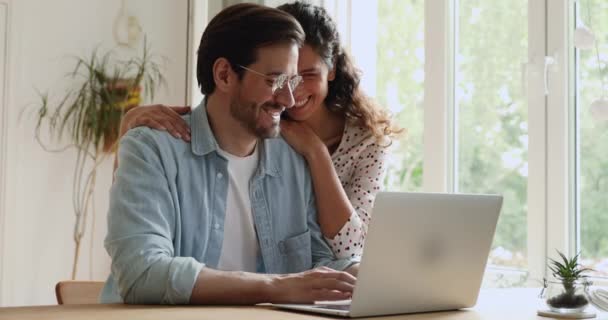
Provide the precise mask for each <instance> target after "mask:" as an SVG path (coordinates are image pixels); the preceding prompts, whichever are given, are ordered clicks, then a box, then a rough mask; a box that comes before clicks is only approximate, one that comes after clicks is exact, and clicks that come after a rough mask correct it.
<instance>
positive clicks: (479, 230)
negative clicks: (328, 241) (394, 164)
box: [274, 192, 502, 318]
mask: <svg viewBox="0 0 608 320" xmlns="http://www.w3.org/2000/svg"><path fill="white" fill-rule="evenodd" d="M501 206H502V196H497V195H465V194H429V193H399V192H381V193H379V194H378V196H377V197H376V201H375V203H374V208H373V216H372V222H371V224H370V227H369V230H368V234H367V239H366V242H365V251H364V254H363V257H362V259H361V265H360V267H359V275H358V277H357V284H356V286H355V290H354V292H353V297H352V301H347V302H346V303H332V304H324V303H317V304H313V305H303V304H274V306H277V307H279V308H284V309H292V310H299V311H306V312H316V313H324V314H331V315H338V316H343V317H352V318H354V317H367V316H376V315H389V314H400V313H415V312H429V311H441V310H455V309H461V308H468V307H472V306H474V305H475V303H476V302H477V296H478V294H479V289H480V286H481V280H482V277H483V273H484V269H485V266H486V261H487V259H488V254H489V252H490V246H491V244H492V239H493V238H494V231H495V229H496V222H497V221H498V214H499V212H500V208H501Z"/></svg>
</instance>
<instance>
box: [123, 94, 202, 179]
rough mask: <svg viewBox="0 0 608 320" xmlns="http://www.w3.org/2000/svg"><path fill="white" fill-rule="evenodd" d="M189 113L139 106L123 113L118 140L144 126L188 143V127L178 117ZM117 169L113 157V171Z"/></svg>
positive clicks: (159, 105) (188, 110) (164, 107)
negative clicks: (128, 132) (164, 132)
mask: <svg viewBox="0 0 608 320" xmlns="http://www.w3.org/2000/svg"><path fill="white" fill-rule="evenodd" d="M189 112H190V107H167V106H165V105H162V104H155V105H150V106H139V107H135V108H133V109H131V110H129V111H128V112H127V113H125V115H124V117H123V118H122V121H121V122H120V131H119V134H118V137H119V139H120V138H122V136H124V135H125V133H127V131H129V130H130V129H133V128H135V127H140V126H146V127H149V128H152V129H156V130H162V131H167V132H169V133H170V134H171V135H172V136H174V137H175V138H177V139H184V141H190V126H188V123H186V121H184V119H182V118H181V116H180V115H182V114H186V113H189ZM117 167H118V157H116V156H115V157H114V170H113V171H116V168H117Z"/></svg>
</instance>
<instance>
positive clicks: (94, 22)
mask: <svg viewBox="0 0 608 320" xmlns="http://www.w3.org/2000/svg"><path fill="white" fill-rule="evenodd" d="M125 3H126V6H127V9H128V11H129V12H130V13H132V14H134V15H135V16H136V17H137V18H138V19H139V22H140V24H141V26H142V28H143V31H144V32H145V33H146V34H147V36H148V40H149V43H150V44H151V46H152V49H153V51H154V52H155V53H157V54H160V55H162V56H165V57H167V58H168V59H169V63H168V65H167V66H166V68H165V74H164V75H165V76H166V78H167V80H168V89H167V90H164V91H162V90H161V92H160V94H159V95H158V96H157V99H156V101H154V102H155V103H167V104H183V103H185V102H186V86H187V84H186V78H187V72H186V65H187V64H186V59H187V54H186V51H187V49H186V48H187V43H186V42H187V25H188V23H187V18H188V12H187V11H188V6H187V0H174V1H165V0H126V1H125ZM120 4H121V1H120V0H87V1H81V0H52V1H40V0H0V43H2V34H3V33H4V32H5V31H6V26H5V25H4V24H2V17H3V12H8V18H9V22H10V23H9V24H8V38H9V39H8V42H7V43H8V51H7V52H8V57H7V59H9V61H10V63H9V64H7V65H8V70H6V71H7V72H8V77H7V81H6V83H7V86H8V90H7V91H6V93H7V94H5V96H6V97H5V98H7V104H6V105H4V107H5V109H4V113H2V110H3V109H2V107H3V104H2V101H3V100H2V73H1V71H2V68H1V66H2V61H3V58H4V57H3V55H2V50H1V49H2V45H1V44H0V116H1V117H2V119H0V152H2V153H3V154H0V193H2V191H3V190H4V194H3V195H2V194H0V201H1V202H0V306H12V305H32V304H55V297H54V285H55V283H56V282H57V281H59V280H63V279H68V278H69V277H70V273H71V265H72V254H73V249H74V242H73V240H72V230H73V224H74V215H73V210H72V202H71V201H72V197H71V185H72V174H73V167H74V164H75V159H74V152H72V151H70V152H64V153H59V154H51V153H47V152H45V151H43V150H42V149H41V148H40V146H39V145H38V144H37V143H36V141H35V140H34V126H35V119H34V112H35V103H36V102H37V101H38V100H37V96H36V91H35V90H34V89H35V88H38V89H40V90H41V91H47V90H50V91H51V94H52V93H56V94H57V95H60V94H61V93H62V92H63V91H62V89H63V88H65V87H63V86H64V83H65V81H64V77H63V76H64V74H65V73H66V72H68V71H69V70H70V67H71V66H73V61H72V60H70V59H69V58H68V56H70V55H78V56H82V55H87V54H89V53H90V52H91V51H92V49H93V48H95V47H96V46H97V45H101V48H103V49H107V48H112V47H114V46H115V44H114V41H113V37H112V24H113V22H114V19H115V17H116V16H117V14H118V11H119V8H120ZM3 5H4V6H6V8H4V9H3ZM5 9H7V10H5ZM3 10H5V11H3ZM119 51H120V54H121V55H125V56H128V55H132V54H136V52H133V51H130V50H127V49H120V50H119ZM24 111H25V112H24ZM22 112H24V113H23V116H20V114H21V113H22ZM3 125H4V127H3ZM3 132H5V135H4V137H2V133H3ZM47 138H48V137H47ZM3 141H4V142H6V145H5V146H3V145H2V142H3ZM3 147H4V149H3ZM2 159H5V163H4V164H3V162H2ZM3 165H4V168H3V167H2V166H3ZM2 169H4V171H2ZM2 172H4V173H5V177H3V176H2ZM2 179H4V180H2ZM110 184H111V162H110V161H107V162H106V163H104V164H103V165H102V166H101V168H100V170H99V177H98V183H97V189H96V203H95V208H96V213H97V217H96V227H95V237H94V242H93V250H92V252H91V251H90V250H89V245H90V238H89V237H88V236H87V237H85V239H84V241H83V248H82V252H81V259H80V268H79V273H78V276H77V278H78V279H89V278H91V279H94V280H104V279H105V277H106V276H107V274H108V273H109V258H108V257H107V254H106V252H105V250H104V249H103V237H104V236H105V231H106V221H105V216H106V211H107V206H108V190H109V187H110ZM90 221H91V220H90V219H89V222H90ZM87 234H88V235H89V236H90V234H91V230H90V227H89V228H88V229H87ZM91 259H92V262H93V263H92V265H91V264H90V263H89V262H90V261H91Z"/></svg>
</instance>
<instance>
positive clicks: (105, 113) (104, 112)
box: [35, 39, 165, 279]
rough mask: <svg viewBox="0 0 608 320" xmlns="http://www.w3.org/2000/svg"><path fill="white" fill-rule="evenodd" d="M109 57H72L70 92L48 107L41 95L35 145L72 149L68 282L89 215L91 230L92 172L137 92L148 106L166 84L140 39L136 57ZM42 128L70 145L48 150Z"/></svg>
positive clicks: (137, 99) (135, 100) (112, 141)
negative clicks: (71, 258)
mask: <svg viewBox="0 0 608 320" xmlns="http://www.w3.org/2000/svg"><path fill="white" fill-rule="evenodd" d="M112 53H113V52H112V51H108V52H106V53H104V54H99V52H98V50H97V49H96V50H94V51H93V52H92V54H91V55H90V57H88V58H86V59H85V58H80V57H76V58H75V61H76V63H75V66H74V69H73V71H72V72H70V73H69V74H68V75H67V80H68V81H69V83H70V86H69V89H68V90H67V91H66V92H65V94H64V95H63V96H62V97H61V98H60V99H59V100H58V101H59V102H58V103H52V102H50V100H49V98H48V93H45V94H41V95H40V106H39V108H38V113H37V124H36V129H35V137H36V140H37V141H38V143H39V144H40V145H41V146H42V147H43V148H44V149H45V150H46V151H49V152H61V151H65V150H67V149H70V148H74V149H76V166H75V168H74V178H73V187H72V192H73V194H72V200H73V208H74V215H75V222H74V232H73V239H74V243H75V249H74V261H73V267H72V279H75V278H76V273H77V270H78V258H79V253H80V247H81V241H82V238H83V236H84V234H85V229H86V224H87V217H88V213H89V211H91V213H92V214H91V215H92V219H93V226H92V229H94V221H95V220H94V219H95V211H94V189H95V181H96V174H97V168H98V166H99V165H100V164H101V163H102V162H103V160H105V159H106V157H107V156H108V155H109V154H111V153H113V152H114V151H115V148H116V145H117V139H118V135H119V128H120V122H121V120H122V117H123V116H124V114H125V113H126V112H127V111H128V110H130V109H131V108H133V107H135V106H137V105H139V104H140V102H141V92H142V91H143V92H144V93H146V97H147V98H149V99H150V100H153V99H154V95H155V91H156V89H158V88H159V87H160V86H161V85H164V84H165V79H164V77H163V75H162V72H161V67H160V64H159V63H158V62H157V61H156V60H157V59H156V58H155V57H154V56H152V55H151V54H150V50H149V48H148V46H147V43H146V41H145V39H144V45H143V51H142V53H141V56H138V57H134V58H131V59H129V60H126V61H117V60H115V59H114V58H113V54H112ZM43 124H46V125H48V129H49V132H50V136H51V139H53V140H57V141H60V140H62V139H63V138H65V137H66V136H67V137H69V141H70V143H69V144H68V145H66V146H64V147H61V148H57V149H53V148H50V147H48V146H47V144H46V143H44V142H43V141H42V140H41V138H40V131H41V129H42V127H43ZM91 238H93V237H92V236H91ZM91 244H92V242H91Z"/></svg>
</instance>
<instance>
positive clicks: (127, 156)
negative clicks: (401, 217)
mask: <svg viewBox="0 0 608 320" xmlns="http://www.w3.org/2000/svg"><path fill="white" fill-rule="evenodd" d="M184 119H186V121H188V122H189V123H190V127H191V131H192V139H191V143H187V142H184V141H183V140H181V139H175V138H173V137H172V136H171V135H169V134H168V133H166V132H164V131H155V130H152V129H149V128H144V127H140V128H135V129H132V130H130V131H129V132H128V133H127V134H126V135H125V136H124V137H123V138H122V140H121V142H120V150H119V164H120V165H119V167H118V170H117V172H116V175H115V181H114V184H113V186H112V189H111V191H110V209H109V213H108V234H107V236H106V239H105V247H106V250H107V251H108V253H109V254H110V257H111V258H112V267H111V274H110V276H109V278H108V280H107V281H106V285H105V287H104V289H103V292H102V294H101V297H100V299H101V302H104V303H112V302H125V303H136V304H187V303H189V301H190V295H191V293H192V288H193V287H194V283H195V281H196V279H197V276H198V274H199V272H200V271H201V269H202V268H204V267H210V268H216V267H217V264H218V260H219V257H220V252H221V250H222V242H223V238H224V217H225V211H226V195H227V190H228V189H227V188H228V179H227V177H228V173H227V165H228V162H227V160H226V159H225V158H223V157H222V156H221V155H219V154H218V152H217V149H218V144H217V142H216V140H215V137H214V135H213V132H212V131H211V129H210V126H209V121H208V118H207V109H206V107H205V105H203V104H202V105H200V106H199V107H197V108H195V109H194V110H193V111H192V113H191V114H190V115H187V116H184ZM260 152H261V154H260V162H259V165H258V169H257V171H256V173H255V175H254V177H253V178H252V180H251V181H250V183H249V193H250V198H251V207H252V214H253V219H254V223H255V228H256V231H257V236H258V241H259V245H260V257H258V261H259V263H258V264H259V266H260V267H259V271H261V272H266V273H293V272H300V271H304V270H308V269H311V268H314V267H319V266H328V267H330V268H333V269H337V270H344V269H346V268H347V267H349V266H350V265H351V264H352V263H353V262H351V261H349V260H336V258H335V257H334V255H333V253H332V251H331V249H330V248H329V246H328V245H327V243H326V242H325V241H324V240H323V237H322V234H321V232H320V228H319V225H318V224H317V214H316V208H315V203H314V193H313V189H312V181H311V177H310V174H309V171H308V167H307V164H306V162H305V160H304V159H303V158H302V157H301V156H300V155H298V154H297V153H296V152H295V151H294V150H293V149H292V148H291V147H290V146H289V145H288V144H287V143H286V142H285V141H284V140H283V139H267V140H264V141H263V142H261V143H260Z"/></svg>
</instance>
